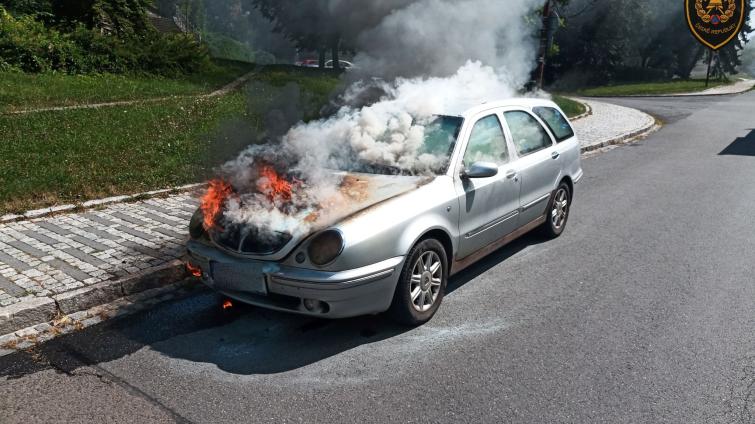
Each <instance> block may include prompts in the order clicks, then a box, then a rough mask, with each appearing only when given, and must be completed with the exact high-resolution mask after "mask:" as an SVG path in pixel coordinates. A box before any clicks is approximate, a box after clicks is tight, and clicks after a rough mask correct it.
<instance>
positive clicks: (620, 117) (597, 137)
mask: <svg viewBox="0 0 755 424" xmlns="http://www.w3.org/2000/svg"><path fill="white" fill-rule="evenodd" d="M575 100H577V101H579V102H582V103H585V104H587V106H589V107H590V108H591V109H592V113H591V114H590V115H589V116H587V117H584V118H581V119H577V120H575V121H573V122H572V125H573V126H574V129H575V130H576V132H577V136H578V137H579V140H580V143H581V144H582V151H583V152H587V151H592V150H597V149H599V148H602V147H606V146H609V145H612V144H619V143H621V142H624V141H626V140H629V139H632V138H634V137H637V136H640V135H642V134H644V133H647V132H648V131H651V130H652V128H653V127H655V125H656V121H655V118H653V117H652V116H650V115H648V114H647V113H644V112H641V111H639V110H636V109H631V108H628V107H624V106H617V105H614V104H610V103H605V102H599V101H596V100H592V99H583V98H577V99H575Z"/></svg>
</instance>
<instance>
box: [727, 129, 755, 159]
mask: <svg viewBox="0 0 755 424" xmlns="http://www.w3.org/2000/svg"><path fill="white" fill-rule="evenodd" d="M718 155H719V156H755V129H753V130H750V133H749V134H747V136H745V137H740V138H738V139H736V140H734V142H733V143H731V144H730V145H729V146H727V147H726V148H725V149H724V150H723V151H722V152H721V153H719V154H718Z"/></svg>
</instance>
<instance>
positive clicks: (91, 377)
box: [0, 92, 755, 423]
mask: <svg viewBox="0 0 755 424" xmlns="http://www.w3.org/2000/svg"><path fill="white" fill-rule="evenodd" d="M616 102H617V103H621V104H626V105H629V106H634V107H638V108H641V109H643V110H646V111H649V112H651V113H655V114H656V115H658V116H659V117H660V118H661V119H663V120H664V121H666V123H667V125H666V126H665V127H664V128H663V129H662V130H661V131H659V132H658V133H656V134H654V135H652V136H651V137H649V138H648V139H646V140H644V141H641V142H638V143H636V144H633V145H629V146H625V147H620V148H617V149H614V150H611V151H609V152H606V153H603V154H601V155H597V156H594V157H591V158H589V159H586V160H585V161H584V168H585V172H586V177H585V179H584V181H583V182H582V183H581V184H580V185H579V186H578V187H577V192H576V199H575V200H576V203H575V206H574V209H573V211H572V217H571V220H570V222H569V226H568V229H567V232H566V233H565V234H564V236H563V237H562V238H560V239H558V240H555V241H550V242H544V241H542V240H540V239H538V238H536V237H533V236H528V237H526V238H524V239H523V240H521V241H519V242H516V243H515V244H513V245H511V246H509V247H507V248H504V249H502V250H500V251H498V252H496V253H494V254H493V255H492V256H491V257H489V258H488V259H486V260H485V261H483V262H482V263H480V264H479V265H477V266H475V267H473V268H472V269H470V270H468V271H467V272H465V273H464V274H463V275H460V276H458V277H457V278H454V279H453V281H452V282H451V284H450V291H451V292H450V294H449V295H448V297H447V298H446V299H445V302H444V304H443V307H442V308H441V310H440V312H439V314H438V315H437V316H436V318H435V319H434V320H433V321H432V322H431V323H429V324H428V325H425V326H424V327H421V328H416V329H412V330H407V329H405V328H401V327H397V326H394V325H392V324H390V323H388V322H387V321H386V320H385V319H384V318H383V317H366V318H359V319H352V320H343V321H335V322H331V321H319V320H313V319H309V318H301V317H295V316H290V315H284V314H278V313H272V312H268V311H263V310H260V309H256V308H251V307H249V308H237V309H236V310H234V311H233V312H232V313H223V312H222V311H221V310H220V308H219V306H218V303H217V301H218V299H217V298H216V297H215V296H214V295H212V294H210V293H206V292H205V293H200V294H198V295H196V296H193V297H191V298H189V299H186V300H182V301H177V302H173V303H169V304H165V305H163V306H160V307H158V308H156V309H154V310H152V311H149V312H147V313H142V314H139V315H135V316H132V317H129V318H126V319H123V320H119V321H113V322H110V323H106V324H103V325H100V326H96V327H93V328H90V329H88V330H85V331H83V332H80V333H77V334H74V335H69V336H66V337H62V338H59V339H57V340H55V341H52V342H50V343H47V344H45V345H43V346H42V347H41V348H39V349H38V350H36V351H35V352H33V353H31V354H29V353H22V354H15V355H12V356H9V357H5V358H1V359H0V421H2V422H3V423H11V422H24V423H30V422H39V421H47V422H51V421H56V422H91V421H107V422H140V423H142V422H150V421H153V420H154V421H158V420H159V421H171V420H175V421H181V422H185V421H189V422H213V423H215V422H274V423H279V422H327V423H331V422H334V423H335V422H344V423H354V422H399V421H400V422H495V423H500V422H532V423H545V422H576V423H585V422H609V423H663V422H669V423H753V422H755V92H751V93H748V94H744V95H740V96H728V97H713V98H703V99H699V98H689V99H668V98H667V99H630V100H627V99H622V100H616Z"/></svg>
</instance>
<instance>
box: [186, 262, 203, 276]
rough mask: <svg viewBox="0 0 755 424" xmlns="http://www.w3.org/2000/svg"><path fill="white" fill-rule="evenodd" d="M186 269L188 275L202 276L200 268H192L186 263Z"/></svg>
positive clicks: (192, 266)
mask: <svg viewBox="0 0 755 424" xmlns="http://www.w3.org/2000/svg"><path fill="white" fill-rule="evenodd" d="M186 269H188V270H189V273H190V274H191V275H193V276H195V277H201V276H202V268H200V267H198V266H194V265H192V264H191V263H190V262H186Z"/></svg>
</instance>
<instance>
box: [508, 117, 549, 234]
mask: <svg viewBox="0 0 755 424" xmlns="http://www.w3.org/2000/svg"><path fill="white" fill-rule="evenodd" d="M504 117H505V120H506V124H507V126H508V129H509V132H510V134H511V140H512V142H513V145H514V148H515V149H516V151H517V155H518V156H519V159H518V160H517V162H516V168H517V169H518V172H519V177H520V179H521V188H520V190H521V191H520V194H519V203H520V208H519V211H520V215H519V226H524V225H526V224H528V223H530V222H532V221H534V220H535V219H537V218H539V217H540V216H542V215H543V214H545V208H546V207H547V206H548V201H549V200H550V196H551V192H552V191H553V190H554V188H555V184H556V180H557V179H558V177H559V175H560V173H561V168H560V161H559V159H560V153H559V152H558V151H557V149H556V147H555V144H554V142H553V139H552V138H551V136H550V135H549V134H548V132H547V131H546V130H545V128H543V126H542V125H541V124H540V122H539V121H538V120H537V119H536V118H535V117H534V116H533V115H532V114H530V113H529V112H527V111H525V110H510V111H506V112H504Z"/></svg>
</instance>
